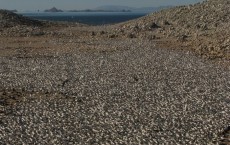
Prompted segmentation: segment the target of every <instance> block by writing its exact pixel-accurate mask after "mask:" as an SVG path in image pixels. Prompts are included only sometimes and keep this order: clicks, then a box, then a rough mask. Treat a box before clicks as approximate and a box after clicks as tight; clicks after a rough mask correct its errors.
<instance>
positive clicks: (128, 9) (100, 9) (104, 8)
mask: <svg viewBox="0 0 230 145" xmlns="http://www.w3.org/2000/svg"><path fill="white" fill-rule="evenodd" d="M170 7H172V6H160V7H142V8H133V7H127V6H116V5H108V6H100V7H97V8H95V9H85V10H61V9H57V8H56V7H53V8H51V9H47V10H45V11H44V12H149V13H150V12H155V11H159V10H162V9H166V8H170Z"/></svg>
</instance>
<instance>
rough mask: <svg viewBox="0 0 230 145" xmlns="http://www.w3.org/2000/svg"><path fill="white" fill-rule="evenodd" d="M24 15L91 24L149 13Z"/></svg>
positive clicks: (130, 18) (105, 22)
mask: <svg viewBox="0 0 230 145" xmlns="http://www.w3.org/2000/svg"><path fill="white" fill-rule="evenodd" d="M20 14H22V15H24V16H27V17H30V18H33V19H37V20H49V21H67V22H79V23H84V24H89V25H106V24H114V23H119V22H124V21H128V20H132V19H136V18H139V17H142V16H145V15H147V14H148V13H146V12H60V13H59V12H58V13H52V12H34V13H20Z"/></svg>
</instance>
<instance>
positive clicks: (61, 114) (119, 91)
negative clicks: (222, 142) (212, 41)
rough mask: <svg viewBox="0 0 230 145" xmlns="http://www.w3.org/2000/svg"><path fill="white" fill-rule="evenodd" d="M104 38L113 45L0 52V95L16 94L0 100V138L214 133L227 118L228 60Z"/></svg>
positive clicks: (171, 137) (128, 139) (56, 140)
mask: <svg viewBox="0 0 230 145" xmlns="http://www.w3.org/2000/svg"><path fill="white" fill-rule="evenodd" d="M102 43H103V42H102ZM104 43H105V42H104ZM92 46H94V45H93V44H92ZM105 46H106V47H108V48H119V49H117V50H116V49H114V50H113V51H107V50H103V51H91V50H87V51H85V52H84V51H82V50H81V51H80V50H78V49H77V48H76V49H75V50H73V53H69V54H63V55H62V54H57V55H49V56H45V55H43V56H38V55H34V56H31V57H21V56H20V57H17V56H14V57H7V56H5V57H0V79H1V81H0V88H1V89H2V90H5V93H4V91H2V93H0V96H4V95H7V93H9V91H8V92H7V90H13V89H15V90H14V91H16V92H18V94H20V92H21V94H22V95H21V97H22V98H21V100H20V101H18V102H17V103H16V104H14V105H6V104H4V102H3V101H2V103H1V104H0V105H2V107H1V108H2V111H1V112H0V113H1V121H0V144H193V145H194V144H214V143H215V141H217V140H219V139H220V137H219V136H220V133H221V132H223V130H224V129H226V128H227V127H228V126H229V125H230V124H229V123H230V93H229V92H230V71H229V70H230V69H229V68H223V67H220V66H217V65H215V64H213V63H211V62H210V61H206V60H203V59H200V58H197V57H196V56H193V54H192V53H189V52H178V51H173V50H167V49H157V48H155V47H154V44H151V43H150V42H147V41H140V40H135V39H132V40H131V41H130V42H129V43H128V42H127V41H125V40H124V41H122V40H119V41H115V40H112V39H111V40H110V41H108V42H106V45H105ZM1 89H0V90H1ZM9 94H10V93H9ZM9 96H11V97H13V96H12V95H9ZM19 96H20V95H19Z"/></svg>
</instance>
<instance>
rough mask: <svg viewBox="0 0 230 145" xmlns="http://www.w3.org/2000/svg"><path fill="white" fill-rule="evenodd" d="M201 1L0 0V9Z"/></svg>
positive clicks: (154, 4)
mask: <svg viewBox="0 0 230 145" xmlns="http://www.w3.org/2000/svg"><path fill="white" fill-rule="evenodd" d="M200 1H202V0H0V9H9V10H14V9H16V10H18V11H27V10H45V9H50V8H51V7H56V8H58V9H62V10H82V9H93V8H96V7H98V6H104V5H120V6H130V7H137V8H138V7H158V6H165V5H187V4H194V3H197V2H200Z"/></svg>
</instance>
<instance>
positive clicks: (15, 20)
mask: <svg viewBox="0 0 230 145" xmlns="http://www.w3.org/2000/svg"><path fill="white" fill-rule="evenodd" d="M17 25H26V26H42V25H43V23H42V22H41V21H38V20H32V19H30V18H27V17H24V16H22V15H19V14H16V13H14V12H12V11H9V10H0V28H10V27H13V26H17Z"/></svg>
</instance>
